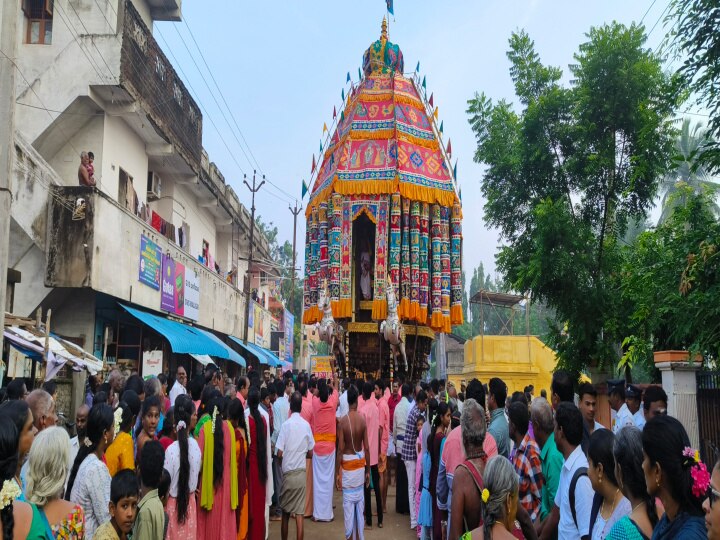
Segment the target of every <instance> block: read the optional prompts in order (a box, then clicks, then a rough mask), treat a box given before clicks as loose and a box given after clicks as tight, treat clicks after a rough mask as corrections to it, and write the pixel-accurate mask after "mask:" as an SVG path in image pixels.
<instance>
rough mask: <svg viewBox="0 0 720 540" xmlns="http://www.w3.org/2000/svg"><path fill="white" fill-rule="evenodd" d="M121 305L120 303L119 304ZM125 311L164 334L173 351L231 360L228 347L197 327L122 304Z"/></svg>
mask: <svg viewBox="0 0 720 540" xmlns="http://www.w3.org/2000/svg"><path fill="white" fill-rule="evenodd" d="M120 305H121V306H122V304H120ZM122 307H123V308H124V309H125V311H127V312H128V313H129V314H130V315H132V316H133V317H135V318H136V319H137V320H139V321H141V322H143V323H145V324H146V325H148V326H149V327H150V328H152V329H153V330H155V331H156V332H158V333H159V334H162V335H163V336H165V338H166V339H167V340H168V341H169V342H170V348H172V351H173V352H174V353H180V354H182V353H184V354H208V355H210V356H216V357H218V358H224V359H226V360H231V358H230V353H229V352H228V347H227V346H224V345H223V344H222V343H218V342H219V341H220V340H219V339H218V340H217V341H215V340H213V339H210V338H209V337H208V336H207V334H206V333H205V332H203V331H202V330H200V329H199V328H194V327H192V326H188V325H187V324H182V323H179V322H175V321H171V320H170V319H166V318H164V317H158V316H157V315H152V314H151V313H147V312H145V311H140V310H138V309H133V308H130V307H127V306H122Z"/></svg>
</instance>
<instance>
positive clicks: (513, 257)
mask: <svg viewBox="0 0 720 540" xmlns="http://www.w3.org/2000/svg"><path fill="white" fill-rule="evenodd" d="M645 40H646V36H645V34H644V29H643V28H642V27H641V26H636V25H632V26H630V27H626V26H623V25H620V24H617V23H613V24H610V25H605V26H602V27H599V28H592V29H591V30H590V32H589V33H588V41H587V42H586V43H584V44H582V45H581V46H580V49H579V51H578V53H576V54H575V63H574V64H573V65H571V66H570V71H571V72H572V75H573V80H572V81H571V83H570V85H569V86H563V85H562V84H561V83H560V80H561V77H562V71H561V70H560V69H559V68H555V67H547V66H544V65H543V64H542V63H541V62H540V58H539V56H538V55H537V53H536V52H535V48H534V44H533V42H532V40H531V39H530V38H529V36H528V35H527V34H526V33H525V32H524V31H520V32H517V33H513V34H512V36H511V38H510V40H509V42H510V49H509V51H508V58H509V59H510V63H511V67H510V76H511V78H512V80H513V82H514V84H515V93H516V95H517V97H518V101H519V102H520V104H521V107H522V110H521V111H520V112H516V111H515V109H514V107H513V106H512V105H511V104H510V103H509V102H508V101H506V100H500V101H499V102H497V103H493V102H492V101H491V100H490V99H489V98H488V97H486V96H485V95H484V94H476V95H475V97H474V98H473V99H471V100H470V101H469V102H468V105H469V107H468V114H469V116H470V124H471V126H472V129H473V131H474V132H475V136H476V138H477V142H478V148H477V152H476V154H475V160H476V161H477V162H479V163H484V164H485V165H486V166H487V171H486V173H485V175H484V177H483V179H482V181H481V188H482V192H483V195H484V196H485V198H486V200H487V203H486V205H485V220H486V222H487V223H488V225H490V226H493V227H497V228H498V229H499V230H500V233H501V237H502V240H503V242H504V246H503V247H502V248H501V249H500V252H499V254H498V256H497V263H498V268H499V269H500V271H501V272H502V273H503V275H504V277H505V280H506V282H507V283H508V284H509V285H510V288H511V289H513V290H517V291H530V292H531V294H532V297H533V299H534V300H536V301H538V302H541V303H543V304H545V305H546V306H547V307H548V308H550V309H551V310H553V311H554V312H555V313H556V317H557V318H558V320H559V321H563V323H564V324H563V325H562V327H563V329H565V328H566V330H567V331H566V332H564V331H561V326H560V325H558V326H557V327H556V328H554V329H553V328H550V330H551V335H550V336H549V338H550V343H551V345H552V346H553V347H554V348H555V349H556V350H557V351H558V355H559V360H560V364H561V365H562V366H564V367H566V368H569V369H571V370H574V371H580V370H581V369H583V368H584V367H585V366H586V365H587V364H588V363H591V362H592V363H599V364H614V363H615V362H617V360H618V359H619V349H620V347H619V344H620V342H621V340H622V337H621V335H620V334H621V333H622V332H621V331H620V329H618V328H617V316H616V313H617V311H618V306H617V303H618V300H617V298H616V296H615V295H614V294H613V291H612V290H611V289H610V288H609V280H610V278H611V277H612V276H613V274H614V273H615V272H616V271H617V269H618V268H619V265H620V259H619V247H618V239H619V238H621V236H622V234H623V233H624V231H625V229H626V225H627V222H628V220H629V219H635V220H636V219H638V218H640V219H641V218H644V217H645V216H646V213H647V211H648V209H649V208H650V207H651V205H652V200H653V197H654V195H655V193H656V189H657V183H658V182H657V179H658V178H659V177H660V176H661V175H662V173H663V172H664V170H665V167H666V162H667V156H668V155H669V154H670V149H671V144H672V127H671V124H670V121H669V117H670V114H671V112H672V110H673V106H674V102H673V99H672V98H671V96H672V93H671V87H670V84H669V80H668V78H667V77H666V76H665V75H664V73H663V71H662V67H661V62H660V59H659V58H658V57H657V56H655V55H654V54H653V53H652V52H651V51H650V50H648V49H647V48H646V47H645Z"/></svg>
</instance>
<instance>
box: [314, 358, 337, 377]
mask: <svg viewBox="0 0 720 540" xmlns="http://www.w3.org/2000/svg"><path fill="white" fill-rule="evenodd" d="M331 360H332V356H311V357H310V373H311V374H313V375H316V376H317V377H318V378H320V379H330V378H332V365H331V364H330V361H331Z"/></svg>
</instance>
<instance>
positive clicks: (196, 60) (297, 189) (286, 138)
mask: <svg viewBox="0 0 720 540" xmlns="http://www.w3.org/2000/svg"><path fill="white" fill-rule="evenodd" d="M668 1H669V0H603V1H595V0H592V1H591V0H583V1H577V0H574V1H568V0H552V1H549V0H544V1H543V0H505V1H497V0H496V1H491V0H486V1H480V0H453V1H450V2H439V1H432V2H431V1H429V0H395V2H394V7H395V16H394V17H392V16H391V17H390V32H389V33H390V41H392V42H393V43H396V44H398V45H399V46H400V48H401V50H402V52H403V55H404V58H405V70H406V71H412V70H413V69H414V68H415V66H416V64H417V62H418V61H419V62H420V73H421V75H422V76H425V77H426V80H427V89H428V93H430V92H432V93H433V94H434V103H435V105H437V106H438V108H439V119H440V120H442V121H443V122H444V136H445V139H444V140H445V143H447V140H448V138H449V139H451V140H452V148H453V160H454V159H455V158H458V181H459V185H460V187H461V189H462V195H463V214H464V219H463V233H464V244H463V247H464V249H463V264H464V270H465V272H466V273H468V274H472V272H473V269H474V268H475V267H477V266H478V265H479V264H480V263H481V262H482V263H483V264H484V267H485V270H486V272H488V273H490V274H491V275H493V276H494V272H495V254H496V252H497V249H498V245H499V238H498V234H497V231H495V230H492V229H490V228H488V227H487V226H486V225H485V223H484V221H483V205H484V202H485V201H484V200H483V197H482V195H481V192H480V181H481V179H482V174H483V167H482V165H481V164H477V163H474V162H473V155H474V153H475V149H476V142H475V137H474V135H473V133H472V131H471V129H470V125H469V124H468V121H467V118H468V117H467V114H466V112H465V111H466V109H467V100H468V99H470V98H472V97H473V95H474V93H475V92H484V93H485V94H487V95H488V96H489V97H490V98H492V99H493V100H494V101H495V100H499V99H503V98H505V99H507V100H510V101H513V102H515V99H514V90H513V86H512V81H511V80H510V75H509V61H508V60H507V57H506V51H507V48H508V38H509V37H510V34H511V32H513V31H515V30H518V29H525V30H526V31H527V32H528V33H529V35H530V37H531V38H532V39H533V40H534V41H535V46H536V50H537V52H538V54H539V55H540V58H541V60H542V62H543V63H545V64H549V65H554V66H558V67H561V68H562V69H563V72H564V77H565V81H568V80H569V73H568V68H567V66H568V64H569V63H572V62H573V54H574V53H575V52H577V50H578V46H579V45H580V44H581V43H583V42H585V41H587V39H586V35H585V34H586V33H587V32H588V31H589V29H590V27H592V26H600V25H602V24H604V23H608V22H612V21H613V20H615V21H618V22H621V23H624V24H630V23H631V22H633V21H635V22H639V21H641V20H643V23H644V24H645V26H646V28H647V31H648V32H650V34H649V38H648V46H649V47H651V48H653V49H657V48H658V46H659V44H660V43H661V41H662V40H663V38H664V34H665V30H664V28H663V20H662V18H663V17H664V13H665V11H666V9H667V7H668ZM182 12H183V19H184V22H181V23H169V22H164V23H156V24H155V36H156V39H157V40H158V42H159V43H160V45H161V46H162V48H163V49H164V51H165V52H166V54H167V55H168V57H169V58H170V60H171V62H172V63H173V65H174V67H175V69H176V71H177V72H178V73H179V74H180V76H181V78H182V79H183V81H184V82H185V83H186V85H187V86H188V89H189V90H190V92H191V94H192V95H193V96H194V97H195V99H196V101H198V103H199V105H200V107H201V109H202V111H203V145H204V147H205V149H206V150H207V151H208V153H209V155H210V159H211V161H214V162H215V163H216V165H217V166H218V167H219V168H220V170H221V172H222V173H223V175H224V176H225V179H226V181H227V182H228V183H229V184H230V185H231V186H232V187H233V188H234V189H235V191H236V193H237V194H238V196H239V198H240V200H241V202H242V203H243V204H245V205H246V206H247V207H248V208H250V193H249V191H248V190H247V188H245V186H244V185H243V183H242V181H243V174H247V175H248V177H249V178H251V177H252V174H253V170H257V171H258V175H260V174H265V175H266V179H267V180H268V183H266V184H265V185H264V186H263V187H262V188H261V190H260V191H259V192H258V193H257V195H256V200H255V204H256V208H257V214H258V215H260V216H261V217H262V219H263V221H266V222H267V221H272V222H273V223H274V224H275V225H276V226H277V227H278V229H279V240H280V241H281V242H283V241H284V240H290V241H292V234H293V216H292V213H291V212H290V210H289V208H288V207H289V206H292V205H294V204H295V201H296V199H297V202H298V204H299V205H300V204H302V205H303V206H304V203H305V202H306V201H307V198H306V200H305V201H301V200H300V194H301V185H302V181H303V179H305V180H308V179H309V178H310V168H311V163H312V157H313V154H314V155H315V157H316V158H317V156H318V150H319V144H320V139H321V137H322V128H323V123H324V122H327V124H328V126H330V125H331V122H332V111H333V107H334V106H335V107H337V110H338V114H339V113H340V110H341V90H342V89H343V88H345V90H346V91H347V88H348V86H347V85H346V84H345V81H346V76H347V72H348V71H349V72H350V75H351V77H352V79H353V81H354V82H357V76H358V75H357V71H358V67H360V66H361V63H362V55H363V53H364V51H365V50H366V49H367V48H368V46H369V45H370V44H371V43H372V42H373V41H375V40H377V39H378V38H379V36H380V24H381V21H382V18H383V16H384V15H385V14H386V11H385V2H384V1H383V0H352V1H351V0H332V1H331V0H305V1H302V2H300V1H296V0H295V1H291V0H285V1H279V2H268V1H263V2H249V1H247V0H203V1H201V0H184V1H183V2H182ZM643 17H644V19H643ZM196 43H197V47H196ZM198 48H199V50H200V51H202V57H201V55H200V53H199V52H198ZM203 57H204V58H203ZM206 64H207V66H206ZM207 68H209V71H208V69H207ZM201 73H202V74H201ZM216 84H217V87H216ZM218 87H219V90H220V91H218ZM209 89H212V93H211V92H210V90H209ZM225 103H227V105H228V107H229V109H230V110H231V111H232V114H230V113H229V112H228V109H227V108H226V107H225ZM213 124H214V125H213ZM297 239H298V240H297V252H298V261H299V263H298V264H299V266H302V258H303V253H304V239H305V220H304V213H302V212H301V214H300V216H299V217H298V236H297ZM468 283H469V279H468Z"/></svg>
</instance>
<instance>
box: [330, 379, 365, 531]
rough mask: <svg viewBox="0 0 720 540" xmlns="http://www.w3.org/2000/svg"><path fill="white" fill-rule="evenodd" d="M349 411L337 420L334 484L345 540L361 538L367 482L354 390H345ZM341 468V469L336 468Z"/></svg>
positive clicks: (361, 425) (362, 431) (362, 430)
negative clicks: (340, 495)
mask: <svg viewBox="0 0 720 540" xmlns="http://www.w3.org/2000/svg"><path fill="white" fill-rule="evenodd" d="M347 398H348V406H349V407H350V411H349V412H348V414H347V415H346V416H343V417H342V418H341V419H340V422H338V450H337V460H336V465H335V469H336V471H335V474H336V484H337V488H338V489H342V492H343V511H344V514H345V538H346V540H352V539H355V540H364V534H363V527H364V524H365V519H364V507H365V496H364V487H365V486H367V485H370V465H369V461H368V460H367V459H365V456H366V455H368V454H369V445H368V436H367V429H366V426H365V419H364V418H363V416H362V415H361V414H359V413H358V412H357V405H358V390H357V388H355V386H351V387H350V388H348V391H347ZM341 468H342V470H340V469H341Z"/></svg>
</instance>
